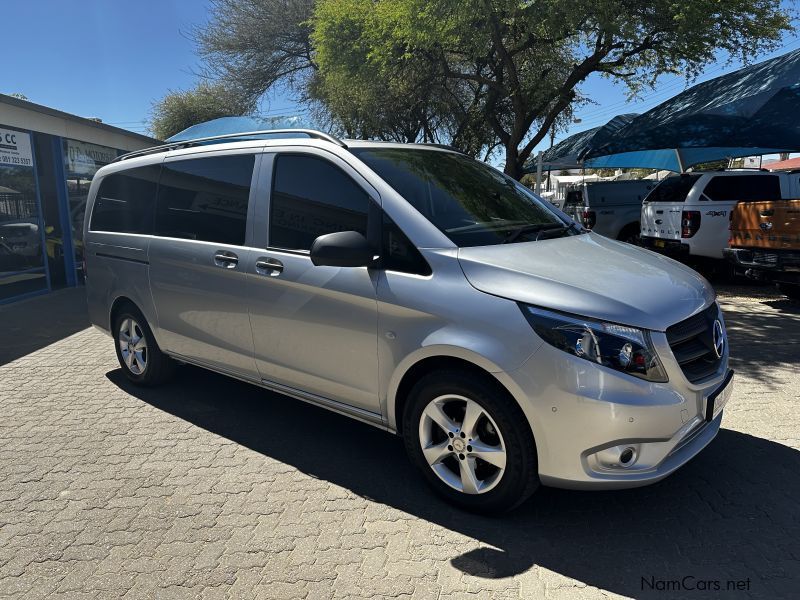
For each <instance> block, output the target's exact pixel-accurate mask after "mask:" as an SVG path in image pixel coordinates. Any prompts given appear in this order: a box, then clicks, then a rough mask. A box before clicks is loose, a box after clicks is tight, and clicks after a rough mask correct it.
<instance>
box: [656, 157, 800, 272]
mask: <svg viewBox="0 0 800 600" xmlns="http://www.w3.org/2000/svg"><path fill="white" fill-rule="evenodd" d="M798 197H800V174H798V173H770V172H768V171H753V170H739V171H735V170H733V171H699V172H695V173H682V174H680V175H674V176H671V177H667V178H666V179H664V180H663V181H661V183H659V184H658V186H656V187H655V188H654V189H653V191H652V192H650V194H649V195H648V196H647V198H645V200H644V203H643V204H642V216H641V243H642V245H643V246H644V247H645V248H649V249H651V250H656V251H657V252H661V253H663V254H669V255H672V256H675V257H676V258H685V259H688V258H689V257H702V258H712V259H721V258H723V254H722V250H723V249H724V248H727V247H728V238H729V235H730V215H731V210H733V208H734V207H735V206H736V204H737V203H739V202H747V201H756V200H779V199H781V198H798Z"/></svg>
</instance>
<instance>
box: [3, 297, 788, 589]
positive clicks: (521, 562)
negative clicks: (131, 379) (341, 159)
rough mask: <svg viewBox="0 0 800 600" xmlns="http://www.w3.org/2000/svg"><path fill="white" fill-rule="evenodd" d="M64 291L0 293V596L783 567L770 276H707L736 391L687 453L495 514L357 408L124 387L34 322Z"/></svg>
mask: <svg viewBox="0 0 800 600" xmlns="http://www.w3.org/2000/svg"><path fill="white" fill-rule="evenodd" d="M80 293H81V291H80V290H71V291H70V292H66V293H60V294H55V295H52V296H48V297H44V298H38V299H34V300H30V301H27V302H22V303H19V304H17V305H13V306H8V307H3V308H1V309H0V362H3V363H5V364H4V365H3V366H0V403H1V405H2V408H3V419H2V420H1V421H0V596H11V595H19V596H20V597H26V598H29V597H45V596H47V597H49V596H52V595H56V594H57V593H62V594H64V595H65V596H68V597H97V598H106V597H117V596H121V595H123V594H125V597H146V598H149V597H159V598H161V597H164V598H171V597H180V598H185V597H213V598H216V597H226V596H227V597H231V598H248V597H263V598H290V597H308V598H325V597H371V596H374V595H387V596H394V597H419V598H431V597H432V598H437V597H439V598H451V597H453V598H455V597H476V598H477V597H486V596H488V595H490V594H491V595H494V596H495V597H500V598H518V597H521V598H527V597H558V598H562V597H567V598H572V597H575V598H595V597H608V596H609V595H614V594H618V595H621V596H633V597H642V596H645V597H660V598H666V597H670V598H671V597H676V596H686V597H705V596H703V595H702V593H701V592H698V590H697V589H692V588H699V590H701V591H704V587H705V586H708V589H709V590H710V591H714V585H715V584H716V585H719V586H721V588H722V590H723V591H724V590H725V589H726V586H732V587H730V589H733V590H736V591H734V592H731V595H730V596H729V597H733V598H738V597H741V598H746V597H786V596H788V595H789V594H790V592H791V591H795V590H797V589H798V586H800V576H798V573H800V516H798V510H797V506H798V498H800V477H798V475H797V474H798V473H800V452H798V451H799V450H800V411H798V406H797V403H798V391H797V390H798V388H799V387H800V374H798V362H800V359H799V358H798V357H799V356H800V304H793V303H791V302H789V301H787V300H785V299H783V298H782V297H780V296H777V295H775V294H773V293H772V292H771V291H770V290H769V289H768V288H742V287H737V286H730V287H724V288H722V289H720V298H721V301H722V305H723V308H724V310H725V314H726V318H727V321H728V328H729V333H730V343H731V348H732V358H733V360H732V366H733V368H734V369H736V371H737V377H736V389H735V392H734V396H733V398H732V399H731V402H730V404H729V406H728V408H727V409H726V412H725V417H724V419H723V430H722V431H721V432H720V434H719V436H718V437H717V439H716V440H715V441H714V442H713V443H712V444H711V446H709V447H708V448H707V449H706V450H705V451H704V452H703V453H701V454H700V456H698V457H697V458H696V459H695V460H694V461H692V462H691V463H690V464H689V465H687V466H686V467H685V468H683V469H682V470H680V471H679V472H678V473H676V474H675V475H673V476H671V477H669V478H668V479H666V480H665V481H663V482H661V483H659V484H657V485H655V486H651V487H647V488H642V489H639V490H629V491H621V492H591V493H588V492H583V493H582V492H569V491H561V490H551V489H544V490H541V491H540V492H539V493H537V495H536V496H534V498H533V499H532V500H531V501H529V502H528V503H526V504H525V505H524V506H523V507H522V508H521V509H520V510H517V511H515V512H514V513H511V514H509V515H507V516H505V517H501V518H485V517H476V516H473V515H470V514H467V513H463V512H461V511H459V510H457V509H455V508H452V507H451V506H448V505H447V504H445V503H444V502H443V501H441V500H439V499H437V498H436V497H434V496H433V495H432V494H431V493H430V492H429V491H428V489H427V488H426V487H425V485H424V484H423V483H422V481H421V479H420V478H418V477H417V476H416V474H415V473H414V472H413V470H412V467H411V466H410V464H409V463H408V461H407V459H406V458H405V455H404V453H403V447H402V442H401V440H400V439H399V438H394V437H392V436H390V435H388V434H385V433H383V432H381V431H379V430H377V429H374V428H371V427H369V426H367V425H362V424H359V423H357V422H354V421H351V420H349V419H346V418H344V417H340V416H337V415H334V414H331V413H328V412H325V411H323V410H321V409H318V408H315V407H312V406H308V405H305V404H302V403H299V402H296V401H294V400H290V399H288V398H285V397H282V396H278V395H275V394H272V393H269V392H266V391H263V390H260V389H258V388H255V387H252V386H249V385H246V384H243V383H239V382H236V381H233V380H230V379H227V378H225V377H222V376H219V375H215V374H212V373H208V372H204V371H202V370H199V369H195V368H189V367H186V368H183V369H181V371H180V374H179V376H178V377H177V378H176V381H174V382H173V383H171V384H169V385H167V386H165V387H162V388H159V389H152V390H149V389H139V388H135V387H133V386H131V385H130V384H129V383H127V381H126V380H125V379H124V377H123V376H122V374H121V373H120V370H119V367H118V365H117V362H116V358H115V356H114V354H113V346H112V342H111V340H110V338H107V337H105V336H103V335H102V334H100V333H98V332H97V331H95V330H92V329H81V328H80V327H76V326H75V323H74V322H73V321H71V322H67V320H66V319H57V323H52V322H47V321H48V319H47V316H48V315H59V314H61V313H60V312H59V311H63V310H64V308H63V306H64V304H65V303H66V304H67V305H70V304H69V303H73V304H75V305H80V298H79V294H80ZM59 323H64V329H63V332H59V327H60V325H59ZM29 331H30V334H28V332H29ZM74 331H77V333H73V332H74ZM676 586H678V587H676ZM680 586H682V587H680ZM665 590H670V591H665Z"/></svg>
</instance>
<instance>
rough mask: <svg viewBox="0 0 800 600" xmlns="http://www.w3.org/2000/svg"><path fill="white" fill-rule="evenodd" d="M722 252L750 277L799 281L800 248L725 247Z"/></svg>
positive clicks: (788, 281)
mask: <svg viewBox="0 0 800 600" xmlns="http://www.w3.org/2000/svg"><path fill="white" fill-rule="evenodd" d="M722 253H723V255H724V256H725V258H726V259H727V260H728V261H729V262H730V263H732V264H734V265H735V266H737V267H739V268H740V269H742V270H744V272H745V275H747V276H748V277H749V278H750V279H758V280H765V279H766V280H769V281H776V282H787V283H800V250H785V249H781V248H779V249H772V248H725V249H724V250H723V251H722Z"/></svg>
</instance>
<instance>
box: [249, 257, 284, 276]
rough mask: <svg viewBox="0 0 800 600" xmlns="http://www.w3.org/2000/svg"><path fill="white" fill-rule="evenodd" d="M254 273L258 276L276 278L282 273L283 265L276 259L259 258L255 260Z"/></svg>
mask: <svg viewBox="0 0 800 600" xmlns="http://www.w3.org/2000/svg"><path fill="white" fill-rule="evenodd" d="M256 272H257V273H259V274H260V275H269V276H270V277H277V276H278V275H280V274H281V273H283V263H282V262H281V261H279V260H278V259H277V258H265V257H264V258H259V259H258V260H256Z"/></svg>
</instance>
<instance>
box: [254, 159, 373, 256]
mask: <svg viewBox="0 0 800 600" xmlns="http://www.w3.org/2000/svg"><path fill="white" fill-rule="evenodd" d="M369 203H370V200H369V196H367V193H366V192H365V191H364V190H363V189H361V186H359V185H358V184H357V183H356V182H355V181H353V180H352V179H351V178H350V177H349V176H348V175H347V174H346V173H345V172H344V171H342V170H341V169H339V168H338V167H336V166H335V165H333V164H331V163H330V162H328V161H326V160H324V159H322V158H317V157H316V156H309V155H301V154H284V155H281V156H278V157H277V158H276V159H275V173H274V176H273V178H272V198H271V201H270V217H269V245H270V246H271V247H273V248H285V249H287V250H310V249H311V244H312V243H313V242H314V240H315V239H317V237H319V236H321V235H325V234H326V233H334V232H337V231H358V232H359V233H362V234H363V235H365V236H366V234H367V213H368V210H369Z"/></svg>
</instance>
